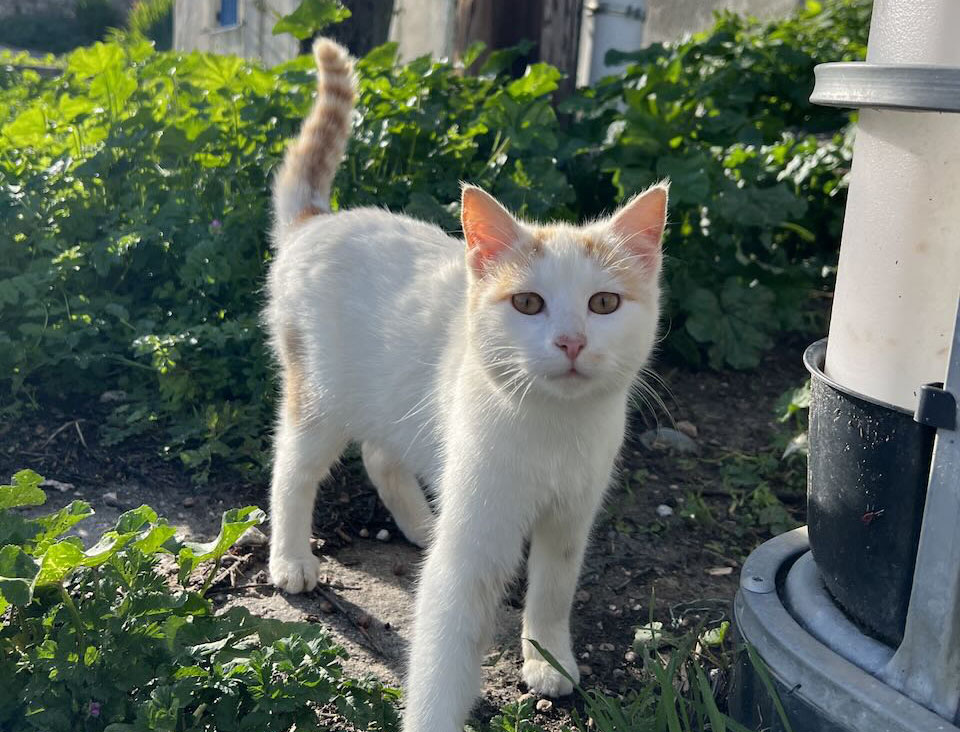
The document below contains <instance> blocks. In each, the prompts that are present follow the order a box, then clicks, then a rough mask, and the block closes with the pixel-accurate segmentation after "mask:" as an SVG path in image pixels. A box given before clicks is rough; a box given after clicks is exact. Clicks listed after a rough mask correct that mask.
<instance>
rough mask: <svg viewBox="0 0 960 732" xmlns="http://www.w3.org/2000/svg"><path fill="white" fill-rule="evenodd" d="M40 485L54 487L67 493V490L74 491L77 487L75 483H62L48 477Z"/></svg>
mask: <svg viewBox="0 0 960 732" xmlns="http://www.w3.org/2000/svg"><path fill="white" fill-rule="evenodd" d="M40 487H41V488H53V489H54V490H56V491H60V492H61V493H66V492H67V491H74V490H76V489H77V488H76V486H75V485H74V484H73V483H61V482H60V481H59V480H53V479H52V478H47V479H46V480H45V481H43V482H42V483H41V484H40Z"/></svg>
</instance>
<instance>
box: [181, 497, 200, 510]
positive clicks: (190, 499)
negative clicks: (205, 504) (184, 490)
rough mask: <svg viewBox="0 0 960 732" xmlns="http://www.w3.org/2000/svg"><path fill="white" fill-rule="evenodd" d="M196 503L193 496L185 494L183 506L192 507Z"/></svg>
mask: <svg viewBox="0 0 960 732" xmlns="http://www.w3.org/2000/svg"><path fill="white" fill-rule="evenodd" d="M196 505H197V499H196V498H194V497H193V496H187V497H186V498H184V499H183V507H184V508H193V507H194V506H196Z"/></svg>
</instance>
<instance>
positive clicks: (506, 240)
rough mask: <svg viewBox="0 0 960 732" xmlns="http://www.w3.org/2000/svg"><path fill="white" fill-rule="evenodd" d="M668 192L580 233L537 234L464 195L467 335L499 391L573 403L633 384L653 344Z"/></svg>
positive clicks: (654, 191) (570, 229) (486, 199)
mask: <svg viewBox="0 0 960 732" xmlns="http://www.w3.org/2000/svg"><path fill="white" fill-rule="evenodd" d="M668 188H669V187H668V184H666V183H659V184H657V185H655V186H653V187H651V188H649V189H647V190H646V191H644V192H643V193H641V194H639V195H638V196H635V197H634V198H632V199H631V200H630V201H628V202H627V203H626V204H625V205H624V206H622V207H621V208H620V210H619V211H617V212H616V213H615V214H613V216H610V217H609V218H605V219H601V220H599V221H595V222H593V223H589V224H586V225H583V226H572V225H568V224H562V223H561V224H552V225H547V226H540V225H533V224H527V223H524V222H521V221H518V220H517V219H516V218H514V217H513V216H511V215H510V213H509V212H508V211H507V210H506V209H505V208H503V206H501V205H500V204H499V203H498V202H497V201H496V200H495V199H494V198H493V197H492V196H490V195H489V194H487V193H485V192H484V191H483V190H481V189H480V188H475V187H473V186H466V187H464V189H463V207H462V222H463V231H464V237H465V239H466V244H467V251H466V256H467V269H468V273H469V274H468V276H469V330H470V338H471V342H472V345H473V346H474V349H475V352H476V353H477V354H478V356H479V357H480V359H481V360H482V362H483V364H484V366H485V368H486V369H487V372H488V373H489V374H490V376H491V377H492V378H493V379H494V380H495V381H496V382H497V383H498V384H500V385H501V386H502V387H503V388H504V389H505V390H507V392H508V393H510V392H511V391H513V390H516V393H517V394H518V395H520V394H522V393H523V392H524V390H527V389H528V387H529V390H531V391H534V392H536V393H540V394H544V393H545V394H548V395H551V396H555V397H561V398H571V399H573V398H579V397H583V396H587V395H590V394H595V393H597V392H600V391H608V390H610V389H618V388H623V387H625V386H628V385H629V384H631V383H632V382H633V380H634V379H635V378H636V375H637V372H638V371H639V370H640V369H641V368H642V367H643V366H644V364H645V363H646V361H647V359H648V358H649V356H650V353H651V351H652V349H653V346H654V343H655V341H656V337H657V327H658V320H659V315H660V270H661V263H662V254H661V249H660V242H661V239H662V237H663V230H664V226H665V224H666V213H667V193H668Z"/></svg>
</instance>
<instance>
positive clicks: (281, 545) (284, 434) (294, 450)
mask: <svg viewBox="0 0 960 732" xmlns="http://www.w3.org/2000/svg"><path fill="white" fill-rule="evenodd" d="M346 443H347V440H346V438H345V437H344V436H343V434H342V433H341V432H340V431H339V430H337V429H334V428H332V427H331V426H330V425H327V424H306V425H298V424H290V423H288V422H287V421H286V420H285V419H284V420H281V423H280V425H278V430H277V438H276V455H275V456H274V462H273V480H272V482H271V486H270V507H271V511H270V525H271V538H270V577H271V578H272V580H273V584H274V585H276V586H277V587H279V588H280V589H281V590H286V591H287V592H291V593H297V592H304V591H307V592H309V591H310V590H312V589H313V588H314V587H316V585H317V580H318V578H319V576H320V560H319V559H318V558H317V557H316V556H314V554H313V551H312V549H311V548H310V537H311V535H312V530H313V502H314V499H315V498H316V494H317V484H318V483H319V482H320V481H321V480H323V479H324V478H326V477H327V475H328V474H329V471H330V466H332V465H333V463H334V462H336V460H337V458H339V457H340V453H341V452H343V449H344V447H346Z"/></svg>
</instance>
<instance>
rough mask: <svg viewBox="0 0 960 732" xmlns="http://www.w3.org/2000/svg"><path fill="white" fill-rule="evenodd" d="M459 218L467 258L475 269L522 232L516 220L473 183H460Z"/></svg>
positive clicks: (514, 240)
mask: <svg viewBox="0 0 960 732" xmlns="http://www.w3.org/2000/svg"><path fill="white" fill-rule="evenodd" d="M460 221H461V223H462V224H463V237H464V239H466V241H467V260H468V261H469V262H470V264H471V266H473V267H474V268H475V269H478V270H482V269H483V267H484V265H486V264H487V263H489V262H491V261H493V260H495V259H496V258H497V257H499V256H500V255H501V254H504V253H505V252H507V251H509V250H511V249H512V248H513V247H514V246H515V245H516V244H517V242H518V241H519V239H520V238H521V236H522V231H521V229H520V224H518V223H517V220H516V219H515V218H513V216H511V215H510V212H509V211H507V209H505V208H504V207H503V206H501V205H500V204H499V203H498V202H497V199H495V198H494V197H493V196H491V195H490V194H489V193H487V192H486V191H484V190H483V189H482V188H477V187H476V186H469V185H465V186H464V187H463V193H462V199H461V210H460Z"/></svg>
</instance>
